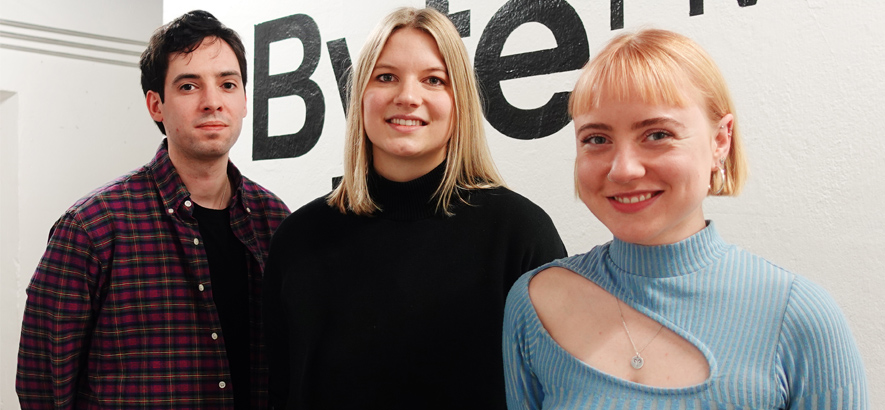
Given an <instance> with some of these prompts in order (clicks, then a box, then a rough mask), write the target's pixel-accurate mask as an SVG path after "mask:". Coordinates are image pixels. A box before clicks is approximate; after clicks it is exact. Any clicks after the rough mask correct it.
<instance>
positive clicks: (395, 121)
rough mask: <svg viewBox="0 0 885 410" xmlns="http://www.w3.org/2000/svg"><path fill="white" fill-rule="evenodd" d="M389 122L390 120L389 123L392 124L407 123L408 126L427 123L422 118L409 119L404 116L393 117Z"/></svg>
mask: <svg viewBox="0 0 885 410" xmlns="http://www.w3.org/2000/svg"><path fill="white" fill-rule="evenodd" d="M387 122H389V123H391V124H396V125H405V126H408V127H416V126H419V125H427V123H426V122H424V121H421V120H407V119H404V118H391V119H389V120H387Z"/></svg>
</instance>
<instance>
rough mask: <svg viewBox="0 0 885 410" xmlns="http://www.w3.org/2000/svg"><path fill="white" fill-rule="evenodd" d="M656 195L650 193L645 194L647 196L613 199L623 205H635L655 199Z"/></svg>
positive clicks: (615, 197)
mask: <svg viewBox="0 0 885 410" xmlns="http://www.w3.org/2000/svg"><path fill="white" fill-rule="evenodd" d="M655 195H656V194H654V193H651V192H649V193H645V194H639V195H631V196H613V197H611V198H612V199H614V200H615V201H617V202H619V203H622V204H635V203H637V202H642V201H645V200H648V199H651V197H653V196H655Z"/></svg>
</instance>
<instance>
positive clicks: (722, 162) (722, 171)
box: [710, 158, 725, 196]
mask: <svg viewBox="0 0 885 410" xmlns="http://www.w3.org/2000/svg"><path fill="white" fill-rule="evenodd" d="M716 171H719V179H720V180H721V181H722V182H721V183H720V184H719V189H718V190H716V192H712V191H713V179H714V178H713V175H711V176H710V191H711V194H712V195H713V196H716V195H719V194H721V193H722V191H723V190H724V189H725V158H720V159H719V166H717V167H716ZM714 175H715V174H714Z"/></svg>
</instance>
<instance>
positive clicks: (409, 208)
mask: <svg viewBox="0 0 885 410" xmlns="http://www.w3.org/2000/svg"><path fill="white" fill-rule="evenodd" d="M445 171H446V162H445V161H443V162H442V163H441V164H439V165H437V167H436V168H434V169H433V170H432V171H430V172H428V173H427V174H424V175H423V176H421V177H418V178H416V179H413V180H411V181H406V182H395V181H391V180H389V179H386V178H384V177H382V176H381V175H378V173H376V172H375V170H374V169H370V171H369V194H370V195H371V196H372V199H373V200H374V201H375V202H376V203H377V204H378V206H380V207H381V211H380V212H379V213H378V214H377V215H378V216H380V217H382V218H388V219H397V220H409V219H423V218H428V217H431V216H434V215H436V214H442V213H441V212H437V211H436V197H435V196H434V195H433V194H434V193H435V192H436V189H437V188H438V187H439V184H440V182H441V181H442V179H443V175H444V174H445Z"/></svg>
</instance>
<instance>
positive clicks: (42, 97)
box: [0, 0, 162, 409]
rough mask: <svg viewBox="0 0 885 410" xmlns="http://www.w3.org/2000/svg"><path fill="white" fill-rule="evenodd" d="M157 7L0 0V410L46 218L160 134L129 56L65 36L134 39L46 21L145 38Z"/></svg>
mask: <svg viewBox="0 0 885 410" xmlns="http://www.w3.org/2000/svg"><path fill="white" fill-rule="evenodd" d="M161 10H162V3H161V2H160V1H139V2H117V1H113V0H88V1H78V2H68V1H63V0H39V1H29V2H23V1H15V0H0V19H3V20H4V21H0V31H3V32H6V33H15V34H16V35H17V36H11V35H0V409H18V408H19V405H18V398H17V396H16V395H15V389H14V380H15V368H16V358H17V353H18V340H19V332H20V329H21V319H22V312H23V310H24V303H25V291H24V290H25V288H26V287H27V285H28V281H29V280H30V277H31V274H32V273H33V272H34V268H35V267H36V266H37V262H38V261H39V259H40V256H41V255H42V254H43V251H44V249H45V246H46V239H47V235H48V233H49V228H50V227H51V226H52V223H53V222H55V220H56V219H57V218H58V217H59V216H61V214H62V213H63V212H64V211H65V209H67V207H69V206H70V205H71V204H72V203H73V202H74V201H76V200H77V199H78V198H80V197H81V196H83V195H85V194H86V193H88V192H89V191H91V190H92V189H94V188H96V187H98V186H100V185H102V184H103V183H105V182H107V181H109V180H111V179H113V178H115V177H116V176H118V175H121V174H123V173H125V172H127V171H129V170H131V169H134V168H136V167H138V166H139V165H141V164H143V163H146V162H147V161H149V160H150V159H151V158H152V157H153V153H154V150H155V149H156V148H157V146H158V145H159V143H160V141H161V134H160V133H159V130H157V128H156V126H155V125H154V124H153V122H152V121H151V120H150V117H149V116H148V115H147V112H146V109H145V108H144V107H145V104H144V98H143V96H142V93H141V86H140V82H139V81H140V80H139V76H140V73H139V70H138V68H137V67H135V66H134V64H135V63H137V61H138V57H137V56H133V55H126V54H121V53H119V52H108V51H100V50H95V49H88V48H80V47H75V46H72V45H70V44H68V43H72V42H73V43H81V44H88V45H90V46H97V47H108V48H115V49H121V50H128V51H132V52H134V53H136V54H137V53H140V52H141V51H142V50H143V49H144V46H143V45H134V44H125V43H120V42H117V41H112V40H109V39H97V38H90V37H84V36H81V35H75V34H72V33H64V32H61V33H60V32H57V31H58V30H57V29H62V30H73V31H78V32H84V33H89V34H94V35H101V36H109V37H117V38H122V39H130V40H139V41H141V42H144V43H146V42H147V39H148V37H149V36H150V34H151V32H153V30H154V29H155V28H156V27H157V26H159V25H160V24H162V11H161ZM15 22H18V23H28V24H31V25H39V26H43V27H44V28H34V27H30V28H28V27H24V28H23V27H21V25H17V24H15ZM22 36H30V37H22ZM44 40H50V41H62V42H68V43H61V44H50V43H46V42H44ZM23 49H25V50H27V51H22V50H23ZM59 54H63V55H67V56H59ZM95 60H109V62H96V61H95ZM121 64H124V65H121ZM125 64H128V65H125Z"/></svg>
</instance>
